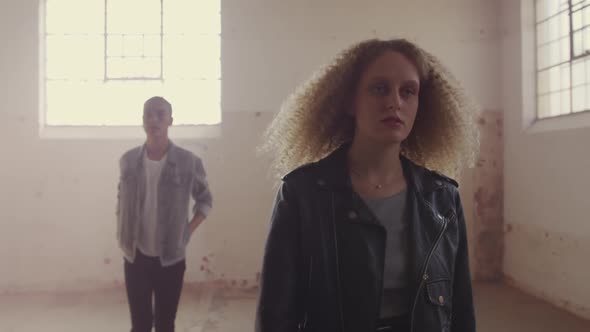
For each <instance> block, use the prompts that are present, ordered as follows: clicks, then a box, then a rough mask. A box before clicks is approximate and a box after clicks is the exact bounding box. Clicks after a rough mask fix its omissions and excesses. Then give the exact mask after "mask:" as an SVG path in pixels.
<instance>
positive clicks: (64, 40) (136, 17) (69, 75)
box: [41, 0, 221, 126]
mask: <svg viewBox="0 0 590 332" xmlns="http://www.w3.org/2000/svg"><path fill="white" fill-rule="evenodd" d="M41 22H42V24H41V27H42V31H41V33H42V36H41V37H42V38H41V50H42V53H41V68H42V71H41V75H42V88H41V93H42V96H41V97H42V100H43V103H42V107H41V112H42V114H41V115H42V116H41V119H42V120H41V121H42V125H45V126H105V125H106V126H129V125H131V126H135V125H140V124H141V121H142V107H143V102H144V101H145V100H146V99H147V98H149V97H151V96H154V95H159V96H163V97H165V98H167V99H168V100H170V102H171V103H172V106H173V116H174V122H175V124H191V125H194V124H217V123H219V122H220V121H221V59H220V57H221V42H220V32H221V31H220V30H221V16H220V0H207V1H194V0H44V1H43V2H42V11H41Z"/></svg>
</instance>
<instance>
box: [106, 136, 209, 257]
mask: <svg viewBox="0 0 590 332" xmlns="http://www.w3.org/2000/svg"><path fill="white" fill-rule="evenodd" d="M144 152H145V145H143V146H139V147H136V148H134V149H132V150H129V151H127V152H126V153H125V154H124V155H123V156H122V157H121V159H120V161H119V163H120V168H121V175H120V179H119V186H118V195H117V212H116V214H117V240H118V241H119V246H120V247H121V249H122V250H123V254H124V256H125V258H126V259H127V260H128V261H130V262H133V261H134V259H135V250H136V247H137V239H138V236H139V227H140V221H141V219H140V218H141V211H143V200H144V198H145V188H146V183H145V182H146V179H145V169H144V165H143V154H144ZM167 156H168V157H167V160H166V164H165V165H164V168H163V169H162V174H161V175H160V181H159V184H158V209H157V210H158V218H157V220H158V226H157V241H158V242H159V243H158V244H159V245H158V247H159V250H160V254H159V257H160V261H161V263H162V265H163V266H170V265H173V264H175V263H177V262H179V261H181V260H183V259H184V258H185V253H186V245H187V244H188V240H189V238H190V230H189V228H188V223H189V221H190V220H189V218H192V215H191V216H189V204H190V199H191V197H192V198H193V199H194V200H195V205H194V207H193V215H194V214H195V213H201V214H203V215H204V216H205V217H206V216H207V215H208V214H209V211H210V210H211V206H212V197H211V192H210V191H209V185H208V183H207V178H206V173H205V169H204V167H203V163H202V162H201V159H199V157H197V156H195V155H194V154H193V153H192V152H190V151H187V150H185V149H182V148H180V147H178V146H176V145H174V144H173V143H172V142H170V146H169V148H168V152H167Z"/></svg>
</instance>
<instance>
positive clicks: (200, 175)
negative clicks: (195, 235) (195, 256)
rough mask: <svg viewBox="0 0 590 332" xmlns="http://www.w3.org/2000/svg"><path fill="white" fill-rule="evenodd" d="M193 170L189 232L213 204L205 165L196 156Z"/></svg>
mask: <svg viewBox="0 0 590 332" xmlns="http://www.w3.org/2000/svg"><path fill="white" fill-rule="evenodd" d="M193 172H194V174H193V184H192V196H193V199H194V200H195V206H194V207H193V213H194V216H193V219H192V220H191V222H190V223H189V228H190V230H191V233H192V232H194V231H195V229H197V227H199V225H200V224H201V223H202V222H203V221H204V220H205V218H207V215H208V214H209V211H210V210H211V207H212V205H213V204H212V203H213V197H212V195H211V192H210V191H209V183H208V182H207V174H206V172H205V167H203V162H202V161H201V159H199V158H198V157H197V158H196V162H195V167H194V169H193Z"/></svg>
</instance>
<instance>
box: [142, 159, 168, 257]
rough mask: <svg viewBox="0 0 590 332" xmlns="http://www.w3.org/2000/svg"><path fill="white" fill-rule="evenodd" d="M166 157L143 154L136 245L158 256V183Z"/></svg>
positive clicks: (151, 254) (150, 254) (146, 253)
mask: <svg viewBox="0 0 590 332" xmlns="http://www.w3.org/2000/svg"><path fill="white" fill-rule="evenodd" d="M166 157H167V155H164V157H162V159H160V160H150V159H149V158H148V156H147V152H145V153H144V155H143V165H144V169H145V177H146V182H145V183H146V186H145V200H144V202H143V211H142V216H141V223H140V229H139V241H138V243H137V246H138V248H139V250H141V252H142V253H144V254H145V255H147V256H154V257H155V256H159V252H160V251H159V246H158V241H157V232H158V183H159V182H160V175H161V174H162V168H164V165H165V164H166Z"/></svg>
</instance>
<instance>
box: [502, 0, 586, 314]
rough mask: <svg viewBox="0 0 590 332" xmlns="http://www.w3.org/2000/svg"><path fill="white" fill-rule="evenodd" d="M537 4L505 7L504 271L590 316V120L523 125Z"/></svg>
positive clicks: (529, 288)
mask: <svg viewBox="0 0 590 332" xmlns="http://www.w3.org/2000/svg"><path fill="white" fill-rule="evenodd" d="M531 3H532V2H531V1H530V0H525V1H522V7H521V1H514V0H504V1H503V9H502V12H503V17H504V24H503V25H504V26H505V27H506V31H505V33H504V34H503V36H504V37H503V41H502V49H503V51H502V68H503V69H502V87H503V89H502V99H503V102H504V109H505V121H504V131H505V164H504V165H505V166H504V175H505V182H504V185H505V202H504V204H505V209H504V214H505V223H506V238H505V241H506V247H505V250H506V251H505V258H504V273H505V275H506V278H507V280H508V281H509V282H511V283H512V284H514V285H516V286H518V287H521V288H523V289H524V290H526V291H528V292H530V293H532V294H535V295H537V296H539V297H542V298H545V299H546V300H549V301H550V302H552V303H554V304H556V305H558V306H561V307H563V308H565V309H567V310H570V311H572V312H574V313H576V314H579V315H581V316H584V317H587V318H590V306H589V305H588V303H590V287H588V280H590V268H589V267H588V264H587V263H586V262H587V261H588V253H590V223H589V221H590V217H589V210H588V203H589V202H590V200H589V198H588V197H589V195H588V188H589V187H590V176H589V175H588V171H589V170H590V152H589V151H590V150H589V149H588V142H590V122H588V123H587V124H586V128H581V129H573V130H556V131H547V132H541V133H532V132H530V131H527V130H524V129H523V114H527V113H530V111H531V110H532V107H534V100H532V99H531V97H530V89H531V86H532V87H533V89H534V81H533V79H534V76H533V75H534V72H533V71H532V70H531V64H533V63H534V62H533V61H534V58H533V57H532V55H533V53H532V52H531V46H533V45H534V41H533V40H532V39H531V38H532V33H533V30H532V27H533V25H532V15H534V14H533V12H532V11H531V9H532V8H531ZM523 22H524V25H525V27H524V28H522V27H521V23H523ZM533 68H534V67H533ZM533 91H534V90H533ZM523 112H525V113H523Z"/></svg>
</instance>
